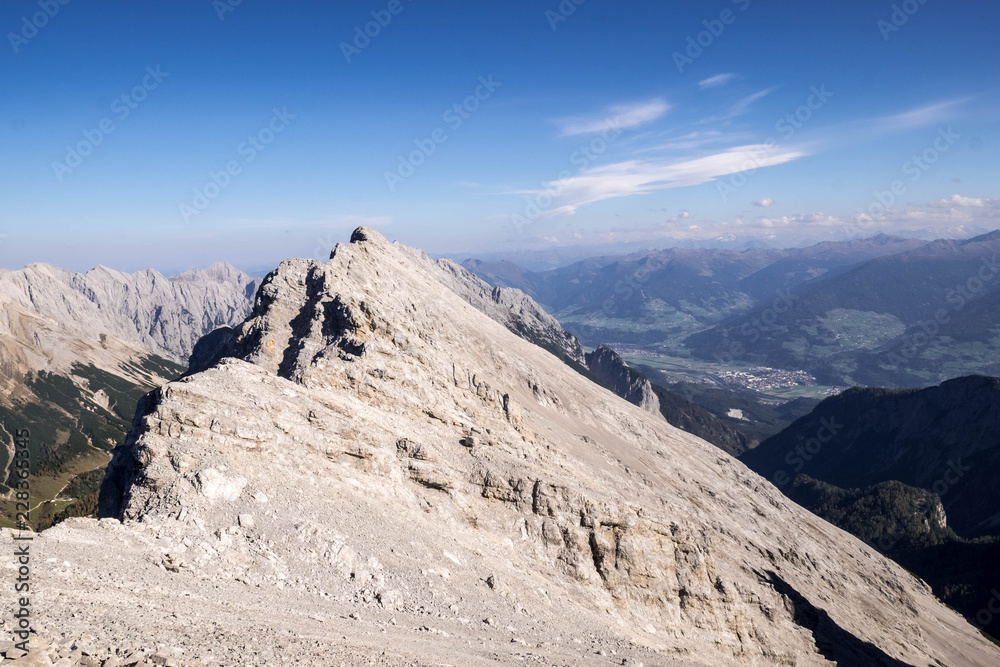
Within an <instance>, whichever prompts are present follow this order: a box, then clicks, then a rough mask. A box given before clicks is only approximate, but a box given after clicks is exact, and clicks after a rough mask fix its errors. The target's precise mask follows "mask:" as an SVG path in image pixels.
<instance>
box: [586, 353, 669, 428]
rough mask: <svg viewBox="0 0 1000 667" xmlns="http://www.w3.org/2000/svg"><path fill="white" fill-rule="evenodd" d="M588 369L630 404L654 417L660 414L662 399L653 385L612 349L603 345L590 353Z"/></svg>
mask: <svg viewBox="0 0 1000 667" xmlns="http://www.w3.org/2000/svg"><path fill="white" fill-rule="evenodd" d="M587 368H589V369H590V372H591V373H593V374H594V375H596V376H597V377H598V378H600V379H601V380H602V381H603V382H604V383H605V384H607V385H608V387H610V388H611V391H613V392H615V394H617V395H618V396H621V397H622V398H624V399H625V400H626V401H628V402H629V403H631V404H633V405H638V406H639V407H640V408H642V409H643V410H645V411H647V412H652V413H653V414H654V415H657V414H660V399H659V398H657V396H656V393H655V392H653V383H652V382H650V381H649V380H648V379H646V377H645V376H644V375H643V374H642V373H638V372H636V371H633V370H632V369H631V368H629V367H628V364H626V363H625V362H624V361H622V358H621V357H619V356H618V353H617V352H615V351H614V350H612V349H611V348H609V347H606V346H604V345H601V346H600V347H598V348H597V349H596V350H594V351H593V352H588V353H587Z"/></svg>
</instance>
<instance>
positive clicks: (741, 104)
mask: <svg viewBox="0 0 1000 667" xmlns="http://www.w3.org/2000/svg"><path fill="white" fill-rule="evenodd" d="M775 90H777V88H766V89H764V90H759V91H757V92H756V93H754V94H753V95H747V96H746V97H744V98H742V99H740V100H737V101H736V103H735V104H733V105H732V106H731V107H729V109H727V110H726V111H724V112H723V113H721V114H717V115H714V116H709V117H708V118H705V119H704V120H702V121H701V122H703V123H713V122H718V121H721V120H729V119H730V118H735V117H737V116H742V115H743V114H745V113H747V112H748V111H750V107H752V106H753V105H754V102H756V101H757V100H759V99H762V98H764V97H766V96H768V95H770V94H771V93H773V92H774V91H775Z"/></svg>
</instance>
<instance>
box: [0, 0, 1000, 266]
mask: <svg viewBox="0 0 1000 667" xmlns="http://www.w3.org/2000/svg"><path fill="white" fill-rule="evenodd" d="M63 2H65V4H62V3H61V2H60V0H41V1H40V2H39V1H38V0H36V1H34V2H28V1H21V0H8V1H7V2H4V3H3V4H2V5H0V29H2V32H3V34H4V35H5V38H4V40H3V44H0V77H2V81H3V83H4V90H5V92H6V94H5V95H4V96H3V98H2V99H0V154H2V156H3V157H2V161H0V179H2V183H3V195H4V197H3V207H2V209H0V235H3V236H2V238H0V266H2V267H4V268H17V267H19V266H21V265H23V264H25V263H28V262H34V261H47V262H51V263H54V264H57V265H60V266H64V267H66V268H71V269H77V270H81V269H87V268H90V267H92V266H94V265H96V264H104V265H107V266H112V267H115V268H121V269H128V270H132V269H138V268H143V267H147V266H153V267H156V268H159V269H161V270H164V271H173V270H181V269H185V268H188V267H191V266H195V265H201V266H203V265H205V264H208V263H211V262H212V261H215V260H218V259H225V260H228V261H231V262H233V263H234V264H237V265H238V266H243V267H263V266H269V265H273V264H275V263H276V262H277V261H280V259H282V258H284V257H286V256H305V257H314V256H315V257H322V256H325V254H326V253H327V252H328V250H329V247H330V246H332V245H333V243H335V242H337V241H343V240H345V239H346V238H347V236H348V234H349V233H350V230H351V229H352V228H353V227H355V226H357V225H359V224H367V225H370V226H373V227H376V228H378V229H380V230H381V231H382V232H383V233H385V234H386V235H387V236H389V237H390V238H394V239H399V240H400V241H403V242H405V243H409V244H412V245H418V246H420V247H423V248H425V249H427V250H428V251H430V252H432V253H460V252H470V253H486V252H497V251H504V250H519V249H527V248H534V249H539V248H553V247H565V246H576V245H583V246H593V247H594V249H595V253H597V252H600V251H601V250H602V249H607V248H609V247H614V246H615V244H618V243H623V242H633V243H646V244H649V245H651V246H653V245H655V246H665V245H670V244H671V243H672V242H675V241H682V240H690V239H713V238H717V237H720V236H727V235H728V236H737V237H743V236H761V237H764V238H768V239H770V240H771V242H774V243H778V244H779V245H780V244H794V243H801V242H804V241H807V240H817V239H821V238H846V237H848V236H851V235H854V236H857V235H868V234H871V233H875V232H877V231H889V232H894V231H914V232H916V233H921V234H923V235H925V236H958V235H963V234H968V233H973V232H975V231H977V230H980V229H993V228H996V227H1000V223H998V222H997V219H998V217H1000V192H998V189H1000V188H998V179H997V175H998V166H997V165H998V164H1000V162H998V158H1000V132H998V129H1000V117H998V110H1000V85H998V84H1000V67H998V66H1000V40H997V39H996V34H995V33H996V26H997V25H1000V5H998V4H997V3H995V2H987V1H985V0H984V1H982V2H973V1H962V2H943V1H942V0H925V1H924V2H923V3H921V2H920V1H919V0H911V1H910V2H908V3H895V4H896V7H898V10H894V3H892V2H878V1H871V0H868V1H864V2H862V1H857V2H852V1H846V2H840V3H816V2H808V3H803V2H801V1H799V2H767V3H765V2H763V1H762V0H738V1H737V2H733V1H731V0H718V1H715V2H694V1H691V2H628V1H625V2H622V1H619V2H613V3H612V2H608V1H607V0H585V1H583V2H580V4H576V2H574V1H573V0H565V1H564V2H562V4H560V2H558V1H556V0H552V1H545V0H536V1H532V2H528V1H517V0H505V1H492V0H482V1H480V2H476V3H469V2H450V1H434V2H431V0H392V1H390V0H376V1H372V2H351V3H347V2H337V3H334V2H308V1H303V2H295V3H288V2H277V1H273V2H265V1H263V0H257V1H251V0H244V1H243V2H240V3H238V4H237V3H236V0H217V1H216V2H213V1H212V0H199V1H187V0H170V1H167V0H161V1H156V2H152V1H149V2H138V1H135V0H133V1H130V2H125V1H116V0H102V1H101V2H96V1H95V0H68V1H67V0H63ZM46 11H47V12H48V14H51V16H49V15H46V14H45V12H46ZM373 12H374V15H373ZM894 12H895V13H894ZM378 20H381V22H382V24H384V25H380V24H378V23H372V22H373V21H378ZM880 22H881V23H880ZM366 29H367V31H368V33H369V35H364V32H365V30H366ZM371 35H374V36H371ZM699 42H700V44H699ZM456 105H457V107H456ZM788 114H792V116H791V117H790V118H789V116H788ZM795 114H798V115H797V117H796V115H795ZM84 154H85V155H84ZM914 157H916V158H917V161H914ZM744 170H745V171H744ZM894 190H895V191H894ZM880 199H881V201H879V200H880Z"/></svg>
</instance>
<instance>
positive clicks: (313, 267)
mask: <svg viewBox="0 0 1000 667" xmlns="http://www.w3.org/2000/svg"><path fill="white" fill-rule="evenodd" d="M228 354H229V356H221V357H220V358H219V359H218V360H216V361H214V362H213V363H211V364H210V365H209V366H208V367H207V368H205V369H204V370H203V371H201V372H197V373H193V374H191V375H188V376H187V377H186V378H184V379H182V380H180V381H177V382H172V383H170V384H168V385H166V386H165V387H163V388H161V389H158V390H156V391H154V392H152V393H150V394H149V395H147V397H146V398H145V399H144V400H143V402H142V403H141V404H140V407H139V409H138V411H137V414H136V418H135V420H134V422H133V425H132V429H131V431H130V433H129V436H128V438H127V439H126V441H125V442H124V443H123V444H122V445H121V446H120V447H118V448H116V450H115V452H114V458H113V461H112V464H111V465H110V466H109V469H108V474H107V477H106V478H105V482H104V486H103V488H102V494H101V513H102V516H104V517H106V518H104V519H102V520H101V521H100V522H97V521H92V520H71V521H68V522H65V523H63V524H60V525H59V526H56V527H55V528H53V529H51V530H49V531H46V532H44V533H42V534H41V535H39V536H37V538H36V540H37V541H36V542H35V546H36V548H38V549H39V550H41V551H42V552H43V553H45V554H46V556H47V557H48V558H50V559H52V560H51V563H52V564H51V565H44V564H40V565H39V567H38V568H37V569H36V573H37V574H36V576H37V577H38V582H39V587H38V591H39V592H38V596H37V604H38V605H39V607H38V608H39V609H44V610H45V612H44V615H43V617H42V618H41V619H40V622H39V637H40V638H41V639H42V640H43V641H48V642H49V644H50V645H51V644H54V643H55V640H54V639H50V638H51V637H53V634H54V633H55V632H56V631H57V630H58V631H60V632H61V633H63V636H64V637H67V638H75V637H84V638H86V637H94V636H98V635H99V636H100V640H99V641H100V644H101V645H102V646H104V647H106V648H100V647H99V648H98V649H97V652H98V654H99V655H100V656H104V655H110V654H117V653H118V651H120V650H121V647H125V646H128V647H136V646H141V647H147V648H150V649H152V647H153V646H156V645H160V646H162V648H161V649H160V650H161V651H163V652H164V653H169V654H170V655H182V656H184V657H185V659H186V658H190V657H197V658H201V659H204V658H206V656H210V657H211V658H212V661H221V662H225V663H236V664H249V663H267V664H295V663H301V662H303V661H314V662H319V663H321V664H337V663H338V662H344V663H346V664H358V663H361V662H369V663H370V664H371V663H374V664H379V665H404V664H405V665H413V664H418V665H430V664H462V665H486V664H496V663H498V662H499V663H513V662H530V663H539V664H559V665H571V664H572V665H609V664H617V665H633V666H635V665H639V664H642V665H737V664H739V665H747V664H749V665H773V664H788V665H792V664H796V665H823V664H831V663H834V662H835V663H839V664H871V665H904V664H948V665H977V664H989V663H990V662H995V661H996V660H997V659H998V658H1000V649H997V648H996V647H994V646H993V645H992V644H990V643H989V642H987V641H986V640H985V639H983V638H982V637H981V636H980V635H979V634H978V633H977V632H976V631H975V630H974V629H973V628H972V627H971V626H969V625H968V624H966V623H965V622H964V621H963V620H962V619H961V618H960V617H958V616H957V615H956V614H955V613H954V612H952V611H950V610H949V609H947V608H946V607H945V606H943V605H942V604H940V603H939V602H938V601H937V600H935V599H934V598H933V596H931V595H930V593H929V591H928V589H927V587H926V586H925V585H924V584H923V583H922V582H920V581H919V580H917V579H915V578H914V577H913V576H912V575H910V574H909V573H907V572H905V571H904V570H903V569H902V568H900V567H898V566H897V565H895V564H894V563H892V562H891V561H888V560H886V559H884V558H883V557H881V556H880V555H878V554H877V553H876V552H874V551H873V550H871V549H870V548H868V547H867V546H865V545H864V544H862V543H860V542H859V541H857V540H855V539H854V538H852V537H850V536H849V535H847V534H846V533H844V532H842V531H840V530H839V529H837V528H834V527H833V526H831V525H829V524H827V523H825V522H823V521H821V520H819V519H817V518H816V517H814V516H812V515H811V514H809V513H808V512H806V511H805V510H803V509H802V508H800V507H798V506H797V505H795V504H794V503H791V502H790V501H788V500H787V499H785V498H784V497H783V496H782V495H781V494H780V493H779V492H778V490H777V489H775V488H774V487H773V486H771V485H770V484H768V483H767V482H766V481H765V480H763V479H762V478H760V477H758V476H757V475H756V474H754V473H752V472H751V471H749V470H748V469H746V468H745V467H744V466H743V465H742V464H740V463H739V462H738V461H736V460H735V459H732V458H731V457H729V456H727V455H726V454H725V453H723V452H720V451H719V450H718V449H717V448H715V447H714V446H712V445H710V444H708V443H706V442H704V441H702V440H700V439H698V438H696V437H694V436H692V435H690V434H688V433H685V432H683V431H680V430H678V429H675V428H673V427H671V426H670V425H669V424H667V423H666V422H665V421H664V420H663V419H661V418H660V417H658V416H655V415H651V414H650V413H648V412H646V411H644V410H642V409H641V408H639V407H637V406H634V405H632V404H630V403H628V402H627V401H624V400H622V399H620V398H619V397H617V396H615V395H614V394H612V393H611V392H609V391H607V390H605V389H603V388H601V387H599V386H597V385H595V384H594V383H593V382H591V381H590V380H588V379H587V378H586V377H584V376H583V375H582V374H581V373H578V372H576V371H575V370H574V369H572V368H570V367H568V366H567V365H566V364H565V363H564V362H563V361H562V360H561V359H560V358H558V357H556V356H554V355H553V354H552V353H551V352H548V351H546V350H543V349H542V348H540V347H538V346H536V345H533V344H531V343H528V342H527V341H525V340H523V339H521V338H519V337H517V336H515V335H514V334H513V333H512V332H511V331H510V329H509V328H508V327H507V326H505V325H503V324H501V323H500V322H498V321H496V320H495V319H492V318H490V317H487V316H486V315H484V314H483V313H481V312H480V311H479V310H477V309H476V308H474V307H472V306H470V304H469V303H468V301H467V300H466V299H465V298H464V297H463V296H460V295H459V294H456V293H454V292H452V291H451V290H450V289H445V288H444V287H443V286H442V284H441V280H440V277H439V276H438V275H435V273H434V270H431V269H429V268H428V267H426V266H425V265H423V264H422V263H421V262H420V261H415V260H414V259H413V253H412V251H409V250H407V249H405V248H402V247H401V246H399V245H397V244H391V243H389V242H387V241H386V240H385V239H384V238H383V237H381V236H380V235H378V234H377V233H375V232H372V231H370V230H364V229H359V230H358V231H357V232H355V234H354V235H353V237H352V239H351V243H349V244H345V245H340V246H338V247H337V248H336V249H335V251H334V253H333V255H332V257H331V259H330V260H329V261H328V262H326V263H320V262H316V261H311V260H302V259H292V260H286V261H285V262H283V263H282V264H281V265H280V266H279V267H278V269H276V270H275V271H274V272H272V273H271V274H269V275H268V277H267V278H266V279H265V281H264V283H263V284H262V285H261V288H260V290H259V291H258V294H257V299H256V303H255V305H254V309H253V312H252V313H251V315H250V316H249V317H248V318H247V320H246V321H245V322H243V323H242V324H241V325H239V326H238V327H235V329H234V331H233V333H232V335H231V336H230V337H229V343H228ZM116 519H121V520H122V521H121V522H119V521H117V520H116ZM10 539H11V538H10V534H9V533H8V532H4V533H3V535H2V537H0V543H4V544H8V545H9V540H10ZM4 548H7V547H6V546H5V547H4ZM60 563H61V564H60ZM137 590H141V591H143V592H142V593H141V595H142V599H141V604H138V603H139V602H140V601H139V599H138V598H137V594H136V593H135V591H137ZM83 609H88V610H90V612H91V613H83V614H81V613H79V612H80V611H81V610H83ZM97 609H100V611H101V613H100V615H99V616H98V614H97V613H96V610H97ZM195 612H197V616H194V615H193V614H194V613H195ZM81 641H83V640H81ZM87 641H89V640H87ZM129 650H133V649H132V648H130V649H129ZM153 650H155V649H153ZM130 655H134V653H130ZM157 659H158V660H160V661H165V660H167V659H177V660H179V659H181V658H180V657H174V658H168V657H166V656H165V655H162V654H161V655H160V656H159V657H158V658H157Z"/></svg>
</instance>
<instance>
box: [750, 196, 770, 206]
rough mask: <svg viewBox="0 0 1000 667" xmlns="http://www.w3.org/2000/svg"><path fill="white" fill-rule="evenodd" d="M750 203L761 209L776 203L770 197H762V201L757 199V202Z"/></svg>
mask: <svg viewBox="0 0 1000 667" xmlns="http://www.w3.org/2000/svg"><path fill="white" fill-rule="evenodd" d="M750 203H751V204H753V205H754V206H759V207H761V208H768V207H770V206H774V204H775V203H776V202H775V201H774V200H773V199H771V198H770V197H764V198H763V199H758V200H757V201H752V202H750Z"/></svg>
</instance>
